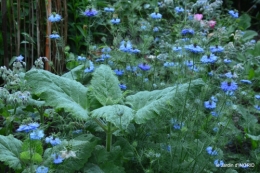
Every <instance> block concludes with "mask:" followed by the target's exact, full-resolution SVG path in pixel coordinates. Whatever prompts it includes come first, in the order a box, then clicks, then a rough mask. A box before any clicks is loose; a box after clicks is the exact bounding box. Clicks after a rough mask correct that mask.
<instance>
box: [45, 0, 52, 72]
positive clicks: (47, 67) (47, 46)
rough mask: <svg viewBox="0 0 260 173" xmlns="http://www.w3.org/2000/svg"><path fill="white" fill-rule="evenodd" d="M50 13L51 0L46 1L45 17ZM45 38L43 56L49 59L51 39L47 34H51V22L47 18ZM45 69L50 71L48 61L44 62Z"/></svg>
mask: <svg viewBox="0 0 260 173" xmlns="http://www.w3.org/2000/svg"><path fill="white" fill-rule="evenodd" d="M50 14H51V0H48V1H47V4H46V18H47V19H48V17H49V16H50ZM46 34H47V36H46V40H45V57H46V58H47V59H48V60H49V61H51V41H50V39H49V35H50V34H51V22H49V21H48V20H47V28H46ZM45 70H48V71H51V69H50V66H49V64H48V63H45Z"/></svg>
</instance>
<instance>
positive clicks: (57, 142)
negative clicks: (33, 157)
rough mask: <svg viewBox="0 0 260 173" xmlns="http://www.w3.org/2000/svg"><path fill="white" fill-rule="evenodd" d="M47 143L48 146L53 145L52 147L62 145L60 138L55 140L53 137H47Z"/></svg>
mask: <svg viewBox="0 0 260 173" xmlns="http://www.w3.org/2000/svg"><path fill="white" fill-rule="evenodd" d="M45 142H46V143H47V144H51V145H52V146H56V145H59V144H60V143H61V141H60V139H59V138H55V137H53V136H49V137H46V138H45Z"/></svg>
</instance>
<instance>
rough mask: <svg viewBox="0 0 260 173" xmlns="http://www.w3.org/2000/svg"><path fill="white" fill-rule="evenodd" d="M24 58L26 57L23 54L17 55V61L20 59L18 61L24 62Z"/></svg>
mask: <svg viewBox="0 0 260 173" xmlns="http://www.w3.org/2000/svg"><path fill="white" fill-rule="evenodd" d="M23 59H24V57H23V56H22V55H19V56H17V57H16V61H18V62H22V61H23Z"/></svg>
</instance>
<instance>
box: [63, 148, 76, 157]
mask: <svg viewBox="0 0 260 173" xmlns="http://www.w3.org/2000/svg"><path fill="white" fill-rule="evenodd" d="M60 152H61V157H62V158H63V159H68V158H70V157H73V158H76V157H77V156H76V153H75V151H72V150H62V151H60Z"/></svg>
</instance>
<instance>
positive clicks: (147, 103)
mask: <svg viewBox="0 0 260 173" xmlns="http://www.w3.org/2000/svg"><path fill="white" fill-rule="evenodd" d="M203 85H205V83H204V82H203V81H202V80H201V79H197V80H194V81H192V82H191V83H190V87H189V83H186V84H180V85H178V86H174V87H168V88H165V89H163V90H155V91H151V92H149V91H142V92H138V93H137V94H135V95H131V96H128V97H126V104H127V105H130V106H131V107H132V109H133V110H135V111H136V114H135V117H134V120H135V122H136V123H138V124H142V123H145V122H146V121H147V120H150V119H152V118H155V117H157V116H160V115H161V114H162V113H164V112H165V111H167V106H166V105H167V104H171V105H177V104H178V105H180V104H182V101H183V99H185V96H186V94H189V95H190V96H191V95H194V94H199V91H200V87H201V86H203ZM187 92H189V93H187Z"/></svg>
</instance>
